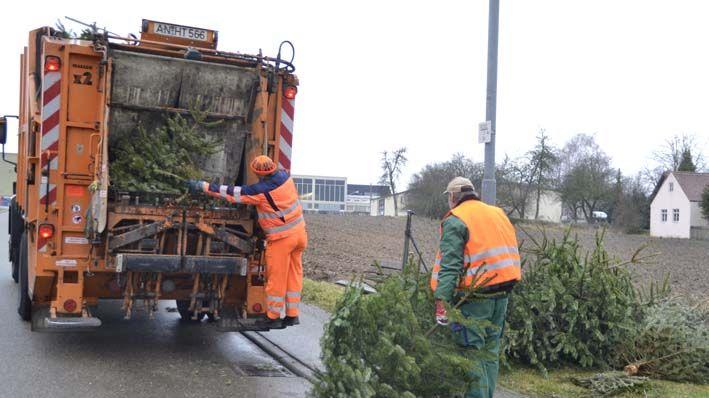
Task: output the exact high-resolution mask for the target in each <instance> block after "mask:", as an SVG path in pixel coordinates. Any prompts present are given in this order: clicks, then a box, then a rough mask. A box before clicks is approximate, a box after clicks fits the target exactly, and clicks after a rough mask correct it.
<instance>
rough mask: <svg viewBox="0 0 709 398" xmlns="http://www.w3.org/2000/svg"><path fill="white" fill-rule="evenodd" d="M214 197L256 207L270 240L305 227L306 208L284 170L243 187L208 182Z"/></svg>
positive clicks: (206, 186) (205, 185)
mask: <svg viewBox="0 0 709 398" xmlns="http://www.w3.org/2000/svg"><path fill="white" fill-rule="evenodd" d="M203 189H204V191H205V192H206V193H207V194H209V195H210V196H214V197H217V198H222V199H225V200H227V201H229V202H230V203H244V204H250V205H254V206H256V212H257V213H258V222H259V225H260V226H261V229H263V231H264V232H265V233H266V236H267V238H268V239H269V240H276V239H279V238H283V237H286V236H289V235H291V234H293V233H295V232H297V231H300V230H302V229H304V228H305V220H304V219H303V208H302V206H301V205H300V200H298V190H297V189H296V187H295V183H294V182H293V179H292V178H290V177H289V176H288V174H287V173H286V172H285V171H283V170H278V171H276V172H275V173H274V174H273V175H271V176H268V177H265V178H263V179H261V181H259V182H257V183H256V184H253V185H246V186H243V187H239V186H233V185H219V184H207V183H204V186H203Z"/></svg>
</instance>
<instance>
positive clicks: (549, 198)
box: [502, 190, 564, 223]
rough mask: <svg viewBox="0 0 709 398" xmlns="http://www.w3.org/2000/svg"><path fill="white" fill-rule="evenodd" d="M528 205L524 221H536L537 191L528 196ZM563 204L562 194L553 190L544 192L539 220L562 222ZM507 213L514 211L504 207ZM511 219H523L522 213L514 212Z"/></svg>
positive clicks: (540, 200)
mask: <svg viewBox="0 0 709 398" xmlns="http://www.w3.org/2000/svg"><path fill="white" fill-rule="evenodd" d="M526 202H527V203H526V204H525V207H524V219H525V220H534V219H535V216H536V212H537V193H536V191H534V192H530V193H529V195H528V196H527V201H526ZM563 207H564V205H563V203H562V201H561V194H559V193H558V192H556V191H552V190H543V191H542V192H541V195H540V196H539V218H538V220H540V221H547V222H555V223H559V222H561V215H562V210H563ZM502 208H503V209H504V210H505V211H506V212H510V210H512V209H511V208H510V207H509V206H504V205H503V206H502ZM510 217H514V218H521V217H520V211H518V210H516V209H515V210H512V211H511V212H510Z"/></svg>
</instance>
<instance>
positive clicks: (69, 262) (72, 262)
mask: <svg viewBox="0 0 709 398" xmlns="http://www.w3.org/2000/svg"><path fill="white" fill-rule="evenodd" d="M56 264H57V267H76V260H71V259H65V260H57V262H56Z"/></svg>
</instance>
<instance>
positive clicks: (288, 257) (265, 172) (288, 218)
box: [187, 155, 308, 328]
mask: <svg viewBox="0 0 709 398" xmlns="http://www.w3.org/2000/svg"><path fill="white" fill-rule="evenodd" d="M249 166H250V168H251V170H252V171H253V172H254V173H256V175H258V176H259V182H257V183H256V184H253V185H246V186H242V187H240V186H234V185H219V184H210V183H208V182H206V181H194V180H192V181H188V183H187V184H188V187H189V189H190V191H191V192H204V193H206V194H208V195H210V196H213V197H216V198H221V199H224V200H226V201H228V202H230V203H244V204H249V205H254V206H256V210H257V212H258V222H259V225H260V226H261V229H263V231H264V232H265V233H266V295H267V298H266V301H267V306H268V308H267V311H266V315H267V316H268V322H267V325H268V326H269V327H271V328H277V327H279V326H292V325H297V324H298V323H299V320H298V314H299V312H298V305H299V303H300V295H301V290H302V289H303V262H302V255H303V251H304V250H305V248H306V247H307V245H308V234H307V232H306V230H305V220H304V219H303V208H302V207H301V205H300V201H299V200H298V190H297V189H296V187H295V183H293V179H292V178H290V177H289V176H288V173H286V172H285V171H284V170H279V169H278V168H277V167H276V164H275V163H274V162H273V160H272V159H271V158H269V157H268V156H263V155H262V156H258V157H256V158H255V159H254V160H253V161H252V162H251V163H250V165H249ZM284 307H285V312H286V317H285V318H284V319H283V321H281V319H280V318H281V312H282V310H283V308H284Z"/></svg>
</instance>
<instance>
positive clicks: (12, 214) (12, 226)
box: [7, 198, 19, 283]
mask: <svg viewBox="0 0 709 398" xmlns="http://www.w3.org/2000/svg"><path fill="white" fill-rule="evenodd" d="M16 207H17V206H16V205H15V199H14V198H13V199H12V202H11V203H10V211H9V214H8V216H7V229H8V254H9V257H10V265H11V266H12V280H13V281H15V283H17V282H18V279H17V275H18V273H17V254H16V252H17V247H16V244H15V241H16V240H17V238H15V235H16V234H17V233H18V232H19V231H18V230H17V225H16V224H17V222H16V219H17V215H16V213H17V209H16Z"/></svg>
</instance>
